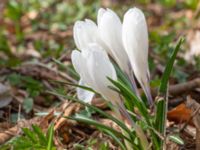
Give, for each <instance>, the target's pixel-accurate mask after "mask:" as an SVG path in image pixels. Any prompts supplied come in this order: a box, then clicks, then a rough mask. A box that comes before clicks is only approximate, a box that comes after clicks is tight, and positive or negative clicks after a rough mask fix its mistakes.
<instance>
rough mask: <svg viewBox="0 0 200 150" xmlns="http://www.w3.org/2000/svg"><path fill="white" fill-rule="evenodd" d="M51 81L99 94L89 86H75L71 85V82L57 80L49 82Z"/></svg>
mask: <svg viewBox="0 0 200 150" xmlns="http://www.w3.org/2000/svg"><path fill="white" fill-rule="evenodd" d="M49 81H50V82H57V83H60V84H64V85H65V84H66V85H71V86H75V87H79V88H82V89H84V90H87V91H91V92H94V93H95V94H99V93H97V92H96V91H94V90H93V89H92V88H90V87H87V86H83V85H79V84H75V83H70V82H64V81H57V80H49Z"/></svg>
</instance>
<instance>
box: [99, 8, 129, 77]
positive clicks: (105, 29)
mask: <svg viewBox="0 0 200 150" xmlns="http://www.w3.org/2000/svg"><path fill="white" fill-rule="evenodd" d="M98 29H99V34H100V36H101V39H102V40H103V42H104V43H105V44H106V45H107V47H108V48H109V52H108V53H109V54H110V55H111V56H113V57H114V60H115V61H116V62H117V63H118V65H119V66H120V68H121V69H122V70H123V71H125V72H126V73H127V72H129V67H128V63H129V61H128V56H127V54H126V53H125V52H124V47H123V45H122V37H121V34H122V33H121V32H122V24H121V21H120V19H119V17H118V16H117V15H116V14H115V13H114V12H113V11H112V10H110V9H107V10H104V9H100V10H99V14H98Z"/></svg>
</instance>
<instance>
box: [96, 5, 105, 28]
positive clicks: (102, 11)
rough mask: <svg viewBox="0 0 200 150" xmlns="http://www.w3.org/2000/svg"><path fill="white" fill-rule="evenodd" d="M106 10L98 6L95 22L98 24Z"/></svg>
mask: <svg viewBox="0 0 200 150" xmlns="http://www.w3.org/2000/svg"><path fill="white" fill-rule="evenodd" d="M105 12H106V10H105V9H104V8H100V9H99V10H98V15H97V24H100V21H101V18H102V16H103V14H104V13H105Z"/></svg>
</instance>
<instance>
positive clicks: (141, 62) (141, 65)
mask: <svg viewBox="0 0 200 150" xmlns="http://www.w3.org/2000/svg"><path fill="white" fill-rule="evenodd" d="M122 39H123V44H124V47H125V50H126V52H127V54H128V57H129V60H130V62H131V66H132V69H133V71H134V74H135V76H136V78H137V80H138V81H139V83H140V85H141V87H142V88H143V90H144V91H145V94H146V96H147V98H148V100H149V101H150V103H152V97H151V94H150V88H149V78H150V77H149V76H150V75H149V67H148V31H147V24H146V20H145V16H144V14H143V13H142V11H141V10H140V9H138V8H132V9H129V10H128V11H127V12H126V14H125V15H124V20H123V27H122Z"/></svg>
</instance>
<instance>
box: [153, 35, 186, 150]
mask: <svg viewBox="0 0 200 150" xmlns="http://www.w3.org/2000/svg"><path fill="white" fill-rule="evenodd" d="M183 41H184V40H183V38H181V39H180V40H179V42H178V43H177V45H176V47H175V49H174V51H173V53H172V55H171V57H170V59H169V61H168V63H167V66H166V67H165V71H164V73H163V76H162V79H161V84H160V88H159V98H158V99H157V102H156V115H155V128H156V129H157V130H158V132H159V133H160V134H161V135H162V136H163V137H165V130H166V127H165V124H166V115H167V107H168V106H167V105H168V81H169V77H170V74H171V71H172V68H173V64H174V62H175V59H176V55H177V53H178V50H179V49H180V46H181V44H182V43H183ZM158 140H159V144H160V147H162V146H163V140H161V139H160V138H158Z"/></svg>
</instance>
